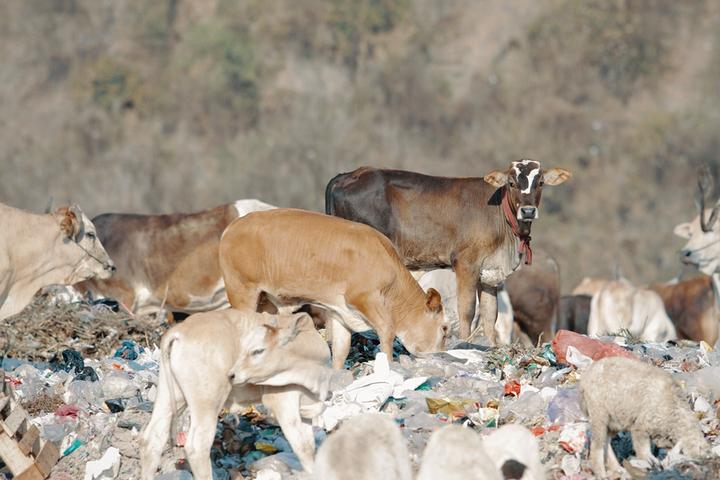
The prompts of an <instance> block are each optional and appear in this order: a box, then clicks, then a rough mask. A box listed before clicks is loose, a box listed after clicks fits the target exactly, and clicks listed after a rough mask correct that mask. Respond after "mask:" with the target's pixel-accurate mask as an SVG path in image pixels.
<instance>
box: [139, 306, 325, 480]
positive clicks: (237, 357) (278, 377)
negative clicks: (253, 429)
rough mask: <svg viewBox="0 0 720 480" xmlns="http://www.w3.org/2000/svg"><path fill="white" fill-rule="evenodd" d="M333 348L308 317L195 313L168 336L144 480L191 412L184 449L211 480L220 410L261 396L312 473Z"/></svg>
mask: <svg viewBox="0 0 720 480" xmlns="http://www.w3.org/2000/svg"><path fill="white" fill-rule="evenodd" d="M329 360H330V350H329V349H328V346H327V343H326V342H325V341H324V340H323V338H322V336H321V335H320V334H319V333H318V331H317V330H316V329H315V325H314V324H313V322H312V319H310V317H309V316H308V315H307V314H305V313H299V314H291V315H287V314H281V315H271V314H268V313H254V312H238V311H236V310H232V309H226V310H220V311H214V312H204V313H196V314H194V315H191V316H189V317H188V318H187V319H186V320H185V321H184V322H182V323H179V324H176V325H174V326H173V327H172V328H171V329H170V330H168V331H167V332H166V333H165V335H163V337H162V340H161V358H160V376H159V378H158V390H157V397H156V399H155V405H154V407H153V412H152V417H151V418H150V422H149V423H148V425H147V426H146V427H145V429H144V430H143V432H142V434H141V436H140V462H141V477H142V479H143V480H151V479H153V478H155V471H156V470H157V467H158V465H159V462H160V458H161V455H162V451H163V448H164V446H165V444H166V443H167V440H168V437H169V436H170V432H171V430H172V425H173V421H174V419H175V418H176V417H177V416H178V415H179V414H180V412H181V411H182V409H187V410H188V411H189V413H190V430H189V432H188V435H187V441H186V444H185V452H186V454H187V457H188V461H189V463H190V467H191V468H192V472H193V476H194V478H196V479H198V480H211V479H212V466H211V463H210V447H211V446H212V444H213V440H214V439H215V428H216V425H217V419H218V415H219V414H220V411H221V410H222V409H223V407H224V408H227V409H228V410H229V411H230V412H237V411H238V410H239V408H240V407H243V406H247V405H248V404H251V403H255V402H259V401H261V402H262V403H263V404H264V405H265V406H266V407H267V408H268V409H269V410H270V411H271V412H272V414H273V415H274V416H275V418H276V419H277V421H278V424H279V425H280V428H281V429H282V431H283V433H284V434H285V437H286V438H287V440H288V442H289V443H290V446H291V447H292V449H293V451H294V452H295V454H296V455H297V456H298V458H299V459H300V462H301V464H302V465H303V467H304V469H305V470H307V471H312V469H313V455H314V453H315V440H314V437H313V433H312V427H311V426H310V425H308V424H306V423H303V422H302V419H301V416H303V417H305V418H312V417H313V416H315V415H317V414H319V413H320V411H321V410H322V406H323V405H322V402H321V401H322V400H325V398H326V397H327V393H328V388H329V383H330V378H331V377H330V375H331V372H332V371H331V370H330V368H329Z"/></svg>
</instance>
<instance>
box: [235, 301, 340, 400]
mask: <svg viewBox="0 0 720 480" xmlns="http://www.w3.org/2000/svg"><path fill="white" fill-rule="evenodd" d="M258 318H259V319H260V321H259V322H258V323H257V324H256V325H255V327H253V328H252V329H251V331H250V332H248V333H247V334H246V335H244V336H243V339H242V341H241V345H240V356H239V358H238V359H237V361H236V362H235V366H234V367H233V372H232V373H233V375H234V378H233V383H235V384H242V383H251V384H255V385H270V386H284V385H290V384H296V385H302V386H303V387H305V388H307V389H308V390H310V391H311V392H313V393H315V394H316V395H318V396H319V397H320V398H321V399H324V396H325V393H326V392H327V389H328V382H329V379H330V374H331V370H330V369H328V368H326V367H327V365H328V364H329V361H330V349H329V348H328V345H327V342H326V341H325V340H323V338H322V336H321V335H320V334H319V333H318V331H317V330H316V329H315V324H314V323H313V321H312V318H311V317H310V315H308V314H307V313H304V312H303V313H295V314H280V315H271V314H268V313H262V314H258ZM325 370H326V372H325ZM318 372H321V373H320V375H318Z"/></svg>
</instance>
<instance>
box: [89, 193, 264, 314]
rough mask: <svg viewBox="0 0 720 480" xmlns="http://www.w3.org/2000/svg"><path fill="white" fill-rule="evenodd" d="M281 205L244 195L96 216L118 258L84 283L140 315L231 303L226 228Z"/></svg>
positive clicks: (101, 235)
mask: <svg viewBox="0 0 720 480" xmlns="http://www.w3.org/2000/svg"><path fill="white" fill-rule="evenodd" d="M271 208H275V207H273V206H271V205H268V204H266V203H263V202H261V201H259V200H238V201H237V202H235V203H230V204H226V205H221V206H219V207H215V208H212V209H210V210H204V211H201V212H196V213H189V214H188V213H176V214H171V215H134V214H124V213H106V214H102V215H98V216H97V217H95V218H94V219H93V223H94V224H95V228H96V230H97V236H98V238H99V239H100V241H101V242H102V243H103V244H104V245H105V248H106V250H107V252H108V253H109V254H110V256H111V258H113V260H114V261H115V264H116V266H117V273H116V274H115V275H114V276H113V277H112V278H110V279H107V280H97V279H95V280H90V281H88V282H83V284H79V285H78V287H79V290H80V291H91V292H93V293H97V294H100V295H102V296H106V297H111V298H115V299H117V300H119V301H120V302H122V303H123V304H124V305H125V307H126V308H128V309H129V310H131V311H132V312H134V313H135V314H145V313H154V312H157V311H158V310H159V309H160V308H161V307H164V308H165V309H166V310H169V311H171V312H183V313H194V312H201V311H208V310H215V309H218V308H222V307H226V306H227V305H228V301H227V297H226V296H225V284H224V283H223V279H222V274H221V272H220V265H219V263H218V244H219V243H220V236H221V235H222V233H223V231H224V230H225V227H227V226H228V225H229V224H230V222H232V221H233V220H235V219H236V218H238V217H240V216H243V215H246V214H247V213H249V212H254V211H258V210H268V209H271Z"/></svg>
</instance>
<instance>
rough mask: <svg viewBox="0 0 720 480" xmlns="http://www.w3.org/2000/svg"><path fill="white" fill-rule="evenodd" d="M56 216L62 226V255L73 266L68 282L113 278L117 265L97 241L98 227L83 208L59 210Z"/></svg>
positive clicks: (72, 206) (62, 208)
mask: <svg viewBox="0 0 720 480" xmlns="http://www.w3.org/2000/svg"><path fill="white" fill-rule="evenodd" d="M53 215H54V217H55V218H56V219H57V221H58V224H59V227H60V242H61V251H62V254H63V256H65V257H67V260H68V263H69V264H71V265H72V266H73V267H72V272H71V273H70V275H69V276H68V277H67V278H66V279H65V283H66V284H69V285H72V284H73V283H77V282H81V281H83V280H87V279H89V278H93V277H98V278H101V279H104V278H110V276H111V275H112V274H113V272H115V264H114V263H113V262H112V260H110V257H109V256H108V253H107V252H106V251H105V248H104V247H103V246H102V244H101V243H100V240H99V239H98V238H97V234H96V232H95V225H93V223H92V222H91V221H90V219H89V218H88V217H87V216H86V215H85V214H84V213H83V211H82V210H80V207H78V206H77V205H71V206H69V207H60V208H58V209H57V210H56V211H55V213H54V214H53Z"/></svg>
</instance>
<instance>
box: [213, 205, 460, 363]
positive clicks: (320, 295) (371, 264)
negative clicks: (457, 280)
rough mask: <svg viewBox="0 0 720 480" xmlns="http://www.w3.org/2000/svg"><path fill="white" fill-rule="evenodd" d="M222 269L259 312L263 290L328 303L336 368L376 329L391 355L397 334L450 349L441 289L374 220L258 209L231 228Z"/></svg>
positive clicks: (429, 348) (281, 297) (411, 346)
mask: <svg viewBox="0 0 720 480" xmlns="http://www.w3.org/2000/svg"><path fill="white" fill-rule="evenodd" d="M249 259H252V260H249ZM220 269H221V270H222V272H223V277H224V279H225V285H226V289H227V294H228V299H229V300H230V304H231V305H232V306H233V307H234V308H237V309H239V310H243V311H255V310H256V309H257V307H258V300H259V298H260V294H261V292H265V293H266V294H267V296H268V297H269V298H270V299H271V301H272V302H273V303H275V304H276V305H285V304H298V303H305V304H311V305H315V306H319V307H322V308H324V309H326V310H327V311H328V313H329V314H330V317H331V318H332V321H331V322H330V323H331V324H332V327H331V329H332V345H333V367H335V368H342V367H343V365H344V363H345V359H346V358H347V355H348V352H349V350H350V334H351V332H352V331H356V332H361V331H366V330H370V329H374V330H375V331H376V332H377V334H378V337H380V346H381V348H382V351H383V352H385V353H386V354H387V355H388V356H389V357H390V358H392V342H393V339H394V338H395V336H396V335H397V336H398V337H399V338H400V340H401V341H402V342H403V344H404V345H405V347H406V348H407V349H408V350H409V351H410V352H411V353H413V354H418V353H425V352H435V351H439V350H442V349H443V347H444V343H445V336H446V335H447V330H448V328H447V326H446V324H445V322H444V319H443V311H442V300H441V298H440V295H439V294H438V293H437V291H435V290H434V289H430V290H429V291H428V293H427V294H425V293H424V292H423V290H422V288H420V286H419V285H418V283H417V282H416V281H415V279H414V278H413V277H412V275H411V274H410V272H408V270H407V269H406V268H405V266H404V265H403V263H402V260H401V259H400V257H399V256H398V254H397V252H396V251H395V248H394V247H393V245H392V244H391V243H390V241H389V240H388V239H387V238H386V237H385V236H383V235H382V234H381V233H379V232H378V231H376V230H374V229H373V228H371V227H368V226H367V225H362V224H359V223H355V222H351V221H348V220H344V219H341V218H336V217H331V216H328V215H323V214H321V213H315V212H307V211H303V210H294V209H276V210H269V211H265V212H255V213H251V214H249V215H247V216H245V217H243V218H239V219H237V220H235V221H233V223H232V224H230V226H228V228H227V230H225V233H224V234H223V237H222V239H221V240H220Z"/></svg>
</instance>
